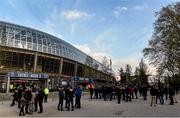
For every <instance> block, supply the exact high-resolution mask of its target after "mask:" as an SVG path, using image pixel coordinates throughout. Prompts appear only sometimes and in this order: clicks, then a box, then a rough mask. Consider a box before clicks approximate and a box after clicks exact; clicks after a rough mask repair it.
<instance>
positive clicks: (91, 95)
mask: <svg viewBox="0 0 180 118" xmlns="http://www.w3.org/2000/svg"><path fill="white" fill-rule="evenodd" d="M93 89H94V87H93V84H89V92H90V98H91V99H92V98H93V93H94V90H93Z"/></svg>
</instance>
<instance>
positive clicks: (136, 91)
mask: <svg viewBox="0 0 180 118" xmlns="http://www.w3.org/2000/svg"><path fill="white" fill-rule="evenodd" d="M134 93H135V96H136V99H138V96H137V93H138V89H137V86H134Z"/></svg>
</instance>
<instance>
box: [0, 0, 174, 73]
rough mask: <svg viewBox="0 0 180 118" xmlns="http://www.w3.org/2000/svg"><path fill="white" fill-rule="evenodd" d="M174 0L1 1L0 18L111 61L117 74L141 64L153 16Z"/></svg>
mask: <svg viewBox="0 0 180 118" xmlns="http://www.w3.org/2000/svg"><path fill="white" fill-rule="evenodd" d="M176 1H178V0H0V20H2V21H7V22H12V23H15V24H19V25H24V26H27V27H32V28H35V29H38V30H41V31H44V32H47V33H49V34H52V35H54V36H56V37H59V38H61V39H63V40H65V41H67V42H68V43H70V44H72V45H74V46H75V47H77V48H79V49H80V50H82V51H84V52H85V53H86V54H88V55H90V56H92V57H93V58H95V59H97V60H98V61H100V62H102V58H103V57H104V56H106V57H107V58H108V59H110V58H111V60H112V65H113V70H114V71H115V72H116V74H117V70H118V69H119V68H120V67H124V66H125V65H126V64H130V65H131V66H132V67H135V66H137V65H138V63H139V61H140V59H141V58H142V57H143V54H142V50H143V49H144V48H145V47H147V46H148V40H150V39H151V36H152V32H153V22H154V20H155V12H157V11H159V10H160V9H161V8H162V6H165V5H167V4H171V3H175V2H176ZM151 71H153V70H152V69H151Z"/></svg>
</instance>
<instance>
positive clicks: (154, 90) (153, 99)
mask: <svg viewBox="0 0 180 118" xmlns="http://www.w3.org/2000/svg"><path fill="white" fill-rule="evenodd" d="M157 91H158V90H157V88H155V86H153V87H151V90H150V94H151V104H150V106H152V105H153V104H154V107H155V106H156V96H157Z"/></svg>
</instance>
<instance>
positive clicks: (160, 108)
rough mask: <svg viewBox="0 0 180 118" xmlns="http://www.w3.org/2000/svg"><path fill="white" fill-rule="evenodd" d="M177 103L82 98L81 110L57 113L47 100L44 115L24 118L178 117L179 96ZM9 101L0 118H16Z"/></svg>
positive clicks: (0, 106)
mask: <svg viewBox="0 0 180 118" xmlns="http://www.w3.org/2000/svg"><path fill="white" fill-rule="evenodd" d="M176 98H177V100H178V101H179V103H176V104H175V105H169V100H168V101H165V104H164V105H160V104H158V105H157V106H156V107H150V105H149V104H150V97H148V100H147V101H143V100H142V98H140V99H134V100H133V101H132V102H127V103H126V102H124V101H122V102H121V104H117V103H116V102H117V100H113V101H102V100H95V99H93V100H90V99H89V98H88V97H87V96H84V97H83V98H82V108H81V109H76V110H75V111H58V110H57V104H58V101H57V99H49V101H48V103H45V104H44V113H42V114H38V113H34V114H33V115H26V117H126V116H129V117H131V116H134V117H146V116H147V117H180V95H178V96H176ZM9 105H10V101H6V102H3V104H2V101H1V102H0V116H1V117H17V116H18V113H19V109H17V105H16V106H14V107H9Z"/></svg>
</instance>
